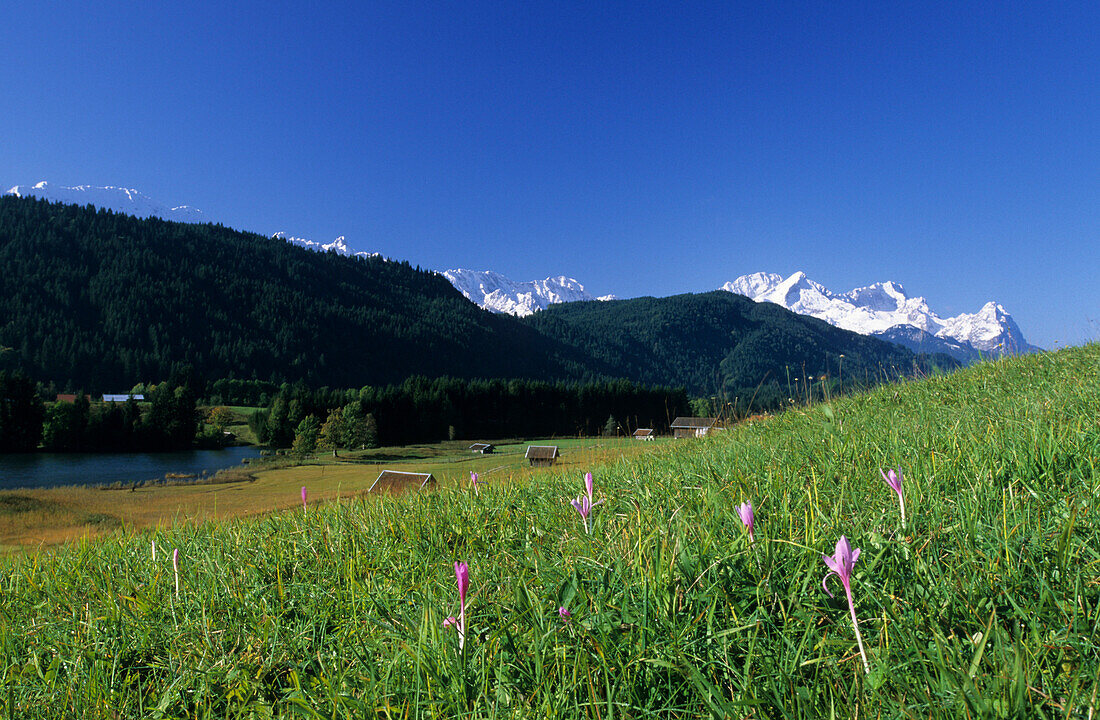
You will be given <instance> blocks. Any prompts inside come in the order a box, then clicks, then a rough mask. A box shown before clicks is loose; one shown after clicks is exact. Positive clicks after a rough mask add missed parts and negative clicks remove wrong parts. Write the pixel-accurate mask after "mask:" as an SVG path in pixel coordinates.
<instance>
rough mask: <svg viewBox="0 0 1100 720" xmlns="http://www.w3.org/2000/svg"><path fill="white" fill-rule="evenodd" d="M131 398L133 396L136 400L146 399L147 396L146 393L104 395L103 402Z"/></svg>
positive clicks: (121, 400)
mask: <svg viewBox="0 0 1100 720" xmlns="http://www.w3.org/2000/svg"><path fill="white" fill-rule="evenodd" d="M130 398H133V399H134V400H144V399H145V396H144V395H130V394H129V393H127V394H125V395H104V396H103V402H126V401H127V400H129V399H130Z"/></svg>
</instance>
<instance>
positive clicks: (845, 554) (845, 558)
mask: <svg viewBox="0 0 1100 720" xmlns="http://www.w3.org/2000/svg"><path fill="white" fill-rule="evenodd" d="M821 559H822V560H824V561H825V565H826V566H827V567H828V568H829V572H828V573H826V574H825V578H824V579H823V580H822V581H821V587H823V588H825V592H827V593H829V597H833V593H832V592H831V591H830V590H829V586H828V584H827V583H828V580H829V576H830V575H836V576H837V577H839V578H840V582H841V584H843V585H844V594H845V595H846V596H847V598H848V610H849V612H851V614H852V627H853V628H854V629H855V631H856V642H858V643H859V655H860V657H861V658H863V670H864V671H865V672H867V673H868V674H870V672H871V666H870V664H869V663H868V662H867V653H866V652H865V651H864V649H863V636H861V635H860V634H859V621H858V620H857V619H856V606H855V603H853V602H852V570H853V568H855V565H856V560H858V559H859V548H855V549H853V548H852V545H851V543H849V542H848V538H847V537H845V536H843V535H841V536H840V540H837V543H836V552H835V553H834V554H833V556H832V557H829V556H828V555H822V556H821Z"/></svg>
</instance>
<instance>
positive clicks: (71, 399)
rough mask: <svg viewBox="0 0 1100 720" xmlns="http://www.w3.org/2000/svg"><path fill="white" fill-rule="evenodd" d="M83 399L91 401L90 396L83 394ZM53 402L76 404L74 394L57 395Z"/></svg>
mask: <svg viewBox="0 0 1100 720" xmlns="http://www.w3.org/2000/svg"><path fill="white" fill-rule="evenodd" d="M84 399H85V400H88V401H91V399H92V396H91V395H88V394H87V393H85V394H84ZM55 402H76V393H58V394H57V397H56V398H55Z"/></svg>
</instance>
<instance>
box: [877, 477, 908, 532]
mask: <svg viewBox="0 0 1100 720" xmlns="http://www.w3.org/2000/svg"><path fill="white" fill-rule="evenodd" d="M888 469H889V470H890V472H888V473H887V472H886V471H885V470H883V469H882V468H879V473H880V474H881V475H882V479H883V480H885V481H886V484H887V485H889V486H890V487H891V488H893V489H894V492H896V493H897V494H898V504H899V505H901V527H902V529H903V530H904V529H905V495H904V493H902V490H901V481H902V480H904V479H905V476H904V475H902V474H901V468H898V471H897V473H895V472H894V470H893V469H892V468H888Z"/></svg>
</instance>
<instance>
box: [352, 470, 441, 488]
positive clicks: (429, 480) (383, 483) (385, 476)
mask: <svg viewBox="0 0 1100 720" xmlns="http://www.w3.org/2000/svg"><path fill="white" fill-rule="evenodd" d="M437 484H438V483H437V482H436V479H435V476H434V475H432V474H431V473H413V472H401V471H399V470H383V471H382V472H381V473H380V474H379V475H378V478H377V479H376V480H375V481H374V484H373V485H371V486H370V490H368V491H367V492H371V493H373V492H384V493H390V494H393V493H400V492H406V491H408V490H417V491H419V490H423V489H424V488H426V487H435V486H436V485H437Z"/></svg>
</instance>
